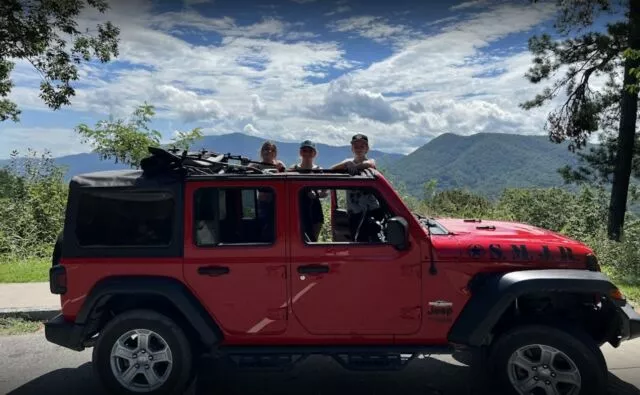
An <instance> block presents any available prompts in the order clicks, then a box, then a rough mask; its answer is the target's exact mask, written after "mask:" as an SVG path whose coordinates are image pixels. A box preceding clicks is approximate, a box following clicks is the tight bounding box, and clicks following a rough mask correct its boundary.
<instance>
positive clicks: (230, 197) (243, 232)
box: [193, 188, 275, 247]
mask: <svg viewBox="0 0 640 395" xmlns="http://www.w3.org/2000/svg"><path fill="white" fill-rule="evenodd" d="M193 215H194V218H193V219H194V227H195V229H194V235H195V243H196V245H197V246H200V247H212V246H217V245H229V244H231V245H232V244H261V243H273V242H274V234H275V232H274V229H275V222H274V220H275V193H274V192H273V190H271V189H269V188H201V189H198V190H197V191H196V192H195V195H194V212H193Z"/></svg>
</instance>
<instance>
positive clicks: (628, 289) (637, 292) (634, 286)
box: [615, 281, 640, 310]
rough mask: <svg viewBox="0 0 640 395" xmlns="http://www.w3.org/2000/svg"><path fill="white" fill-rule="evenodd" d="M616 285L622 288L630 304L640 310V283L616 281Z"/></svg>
mask: <svg viewBox="0 0 640 395" xmlns="http://www.w3.org/2000/svg"><path fill="white" fill-rule="evenodd" d="M615 284H616V285H617V286H618V288H620V291H622V294H623V295H624V296H625V297H626V298H627V300H628V301H629V303H631V304H632V305H633V307H635V308H636V310H640V282H624V281H616V282H615Z"/></svg>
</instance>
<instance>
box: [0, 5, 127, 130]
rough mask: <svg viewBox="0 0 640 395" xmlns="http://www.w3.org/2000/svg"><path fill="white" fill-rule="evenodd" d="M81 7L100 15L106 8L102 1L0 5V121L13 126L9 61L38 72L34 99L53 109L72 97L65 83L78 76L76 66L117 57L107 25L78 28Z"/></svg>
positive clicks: (115, 30) (113, 31)
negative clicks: (40, 78) (21, 62)
mask: <svg viewBox="0 0 640 395" xmlns="http://www.w3.org/2000/svg"><path fill="white" fill-rule="evenodd" d="M85 3H86V4H85ZM87 5H88V6H89V7H90V8H95V9H96V10H98V11H99V12H100V13H104V12H106V10H107V9H108V5H107V1H106V0H87V1H86V2H85V1H83V0H46V1H35V0H2V1H0V15H2V17H0V122H2V121H5V120H7V119H12V120H13V121H15V122H17V121H18V119H19V115H20V109H19V108H18V106H17V105H16V104H15V103H14V102H12V101H11V100H9V99H6V97H7V96H8V95H9V93H10V92H11V89H12V88H13V82H12V81H11V79H10V75H11V72H12V71H13V68H14V66H15V63H13V62H12V61H11V60H14V59H20V60H24V61H27V62H29V63H30V64H31V65H32V66H33V67H34V68H35V69H36V70H37V71H38V73H39V74H40V76H41V77H42V82H41V84H40V97H41V98H42V100H43V101H44V102H45V103H46V104H47V105H48V106H49V107H50V108H52V109H54V110H56V109H59V108H60V107H61V106H63V105H68V104H69V103H70V101H69V99H70V97H72V96H74V95H75V90H74V89H73V87H72V86H71V83H72V82H73V81H77V80H78V78H79V77H78V65H80V64H81V63H83V62H90V61H92V60H94V59H97V60H99V61H100V62H103V63H105V62H108V61H110V60H111V57H112V56H118V35H119V34H120V31H119V29H118V28H117V27H115V26H113V25H112V24H111V22H106V23H104V24H98V25H97V26H96V28H95V31H93V32H91V31H90V30H89V29H88V28H86V27H84V26H79V23H78V21H77V19H78V17H79V15H80V13H81V12H82V11H83V10H84V9H85V8H86V7H87Z"/></svg>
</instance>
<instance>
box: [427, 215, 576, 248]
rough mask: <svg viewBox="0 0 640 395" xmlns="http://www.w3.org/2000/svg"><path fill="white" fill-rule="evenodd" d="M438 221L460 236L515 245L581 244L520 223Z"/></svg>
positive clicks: (459, 220)
mask: <svg viewBox="0 0 640 395" xmlns="http://www.w3.org/2000/svg"><path fill="white" fill-rule="evenodd" d="M437 221H438V222H439V223H440V224H442V226H444V227H445V228H447V230H448V231H449V232H451V233H454V234H456V235H459V236H467V235H472V236H473V237H474V238H478V239H487V240H490V239H501V240H508V241H513V242H514V243H515V242H518V240H523V241H534V240H535V241H538V242H542V241H547V242H560V243H566V242H569V243H571V244H575V243H579V242H578V241H575V240H573V239H570V238H568V237H566V236H563V235H561V234H558V233H555V232H552V231H550V230H546V229H542V228H538V227H535V226H531V225H527V224H523V223H518V222H507V221H487V220H482V221H480V222H466V221H465V220H463V219H454V218H438V219H437Z"/></svg>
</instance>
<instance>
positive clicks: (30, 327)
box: [0, 317, 42, 336]
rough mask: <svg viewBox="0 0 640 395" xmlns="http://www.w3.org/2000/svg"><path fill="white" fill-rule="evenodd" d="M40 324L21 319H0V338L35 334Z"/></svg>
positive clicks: (40, 326)
mask: <svg viewBox="0 0 640 395" xmlns="http://www.w3.org/2000/svg"><path fill="white" fill-rule="evenodd" d="M40 328H42V322H40V321H33V320H28V319H25V318H22V317H0V336H10V335H21V334H25V333H33V332H37V331H38V330H39V329H40Z"/></svg>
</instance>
